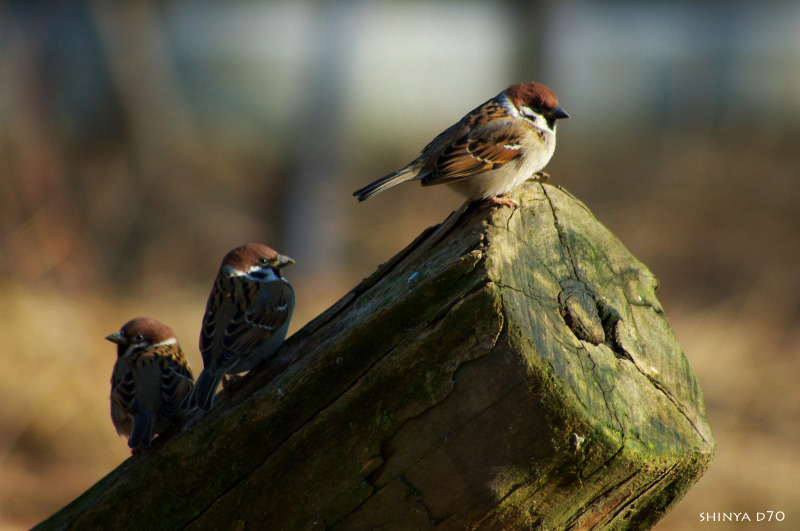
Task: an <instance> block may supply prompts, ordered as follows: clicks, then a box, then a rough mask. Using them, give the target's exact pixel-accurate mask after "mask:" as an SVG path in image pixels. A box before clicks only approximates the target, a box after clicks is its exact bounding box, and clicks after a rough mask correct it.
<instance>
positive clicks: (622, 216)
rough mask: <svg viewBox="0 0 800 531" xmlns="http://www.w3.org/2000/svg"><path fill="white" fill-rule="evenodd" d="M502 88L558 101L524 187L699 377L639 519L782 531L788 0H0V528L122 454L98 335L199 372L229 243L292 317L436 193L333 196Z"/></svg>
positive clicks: (788, 496) (796, 247) (790, 68)
mask: <svg viewBox="0 0 800 531" xmlns="http://www.w3.org/2000/svg"><path fill="white" fill-rule="evenodd" d="M112 4H113V5H112ZM527 80H538V81H541V82H544V83H546V84H547V85H549V86H550V87H551V88H553V90H554V91H555V92H556V93H557V94H558V97H559V100H560V103H561V105H562V107H563V108H564V109H566V110H567V112H569V114H570V116H571V118H570V119H569V120H566V121H564V122H561V123H560V125H559V135H558V138H559V145H558V149H557V150H556V155H555V157H554V159H553V161H552V162H551V164H550V165H549V167H548V169H547V170H548V172H549V173H550V174H551V176H552V178H551V182H553V183H555V184H559V185H562V186H564V187H565V188H566V189H568V190H569V191H571V192H572V193H574V194H575V195H576V196H577V197H579V198H580V199H582V200H583V201H584V202H585V203H586V204H587V205H588V206H589V207H590V208H591V209H592V211H593V212H594V214H595V215H596V216H597V218H598V219H600V220H601V221H602V222H603V223H605V224H606V225H607V226H608V227H609V228H610V229H611V230H612V231H614V232H615V233H616V234H617V235H618V236H619V238H620V239H621V240H622V241H623V242H624V244H625V245H626V246H627V247H628V248H629V249H631V250H632V251H633V253H634V254H635V255H636V256H637V257H638V258H639V259H641V260H642V261H643V262H644V263H645V264H647V265H648V266H649V267H650V269H651V270H652V271H653V272H654V273H655V274H656V276H657V277H658V278H659V279H660V281H661V287H660V289H659V291H658V295H659V297H660V299H661V301H662V303H663V305H664V307H665V309H666V311H667V316H668V318H669V319H670V322H671V324H672V326H673V327H674V330H675V333H676V335H677V337H678V339H679V341H680V342H681V344H682V346H683V347H684V349H685V351H686V355H687V357H688V358H689V361H690V363H691V364H692V366H693V368H694V370H695V371H696V372H697V374H698V376H699V378H700V380H701V383H702V385H703V389H704V391H705V397H706V405H707V407H708V412H709V416H710V420H711V424H712V428H713V430H714V433H715V436H716V438H717V442H718V454H717V458H716V460H715V462H714V463H713V465H712V467H711V468H710V470H709V471H708V472H707V473H706V475H705V476H704V477H703V478H702V479H701V480H700V482H699V483H698V484H697V485H696V487H695V488H694V489H692V490H691V491H690V492H689V493H688V495H687V496H686V497H685V499H684V500H683V501H682V502H681V503H680V504H679V505H678V506H677V507H676V508H675V509H674V510H673V511H672V513H671V514H670V515H668V516H667V518H666V519H665V520H664V521H663V522H662V523H660V524H659V526H658V527H659V529H693V528H695V527H696V526H697V524H698V522H699V521H700V516H699V515H700V513H701V512H731V511H733V512H742V511H749V512H750V514H751V516H752V515H754V513H755V512H757V511H762V512H764V511H768V510H772V511H783V512H784V513H785V514H786V522H785V524H787V525H789V526H791V527H797V526H798V525H800V524H798V522H800V493H799V492H800V491H799V490H798V488H797V478H798V477H800V443H798V441H800V426H798V422H797V421H798V413H799V412H800V386H798V385H797V378H798V375H800V356H798V354H800V328H798V324H800V273H799V271H798V263H800V200H799V199H800V180H799V179H798V177H800V175H799V174H800V148H798V141H799V140H800V3H798V2H794V1H779V0H767V1H764V2H749V1H743V0H724V1H723V0H720V1H704V2H690V1H688V0H686V1H667V0H658V1H653V2H635V1H633V0H627V1H626V0H617V1H607V2H600V1H591V0H564V1H558V2H556V1H533V2H529V1H523V0H506V1H503V2H492V3H489V2H478V1H452V0H450V1H448V0H439V1H430V2H422V1H417V0H413V1H412V0H395V1H385V2H375V1H372V2H370V1H367V0H338V1H334V0H318V1H309V0H305V1H297V0H293V1H282V2H255V1H244V0H239V1H229V2H211V1H194V2H188V1H178V0H173V1H167V0H164V1H161V2H145V1H141V0H138V1H129V2H124V3H123V2H120V3H110V2H103V1H102V0H97V1H94V2H77V1H76V2H42V1H32V0H27V1H12V0H5V1H0V124H2V125H0V273H1V275H0V300H2V304H1V305H0V528H3V529H16V528H24V527H28V526H30V525H32V524H34V523H36V522H38V521H39V520H41V519H43V518H44V517H46V516H48V515H49V514H50V513H52V512H53V511H55V510H57V509H59V508H60V507H62V506H63V505H64V504H66V503H67V502H69V501H70V500H72V499H73V498H74V497H75V496H77V495H78V494H80V493H81V492H83V491H84V490H85V489H86V488H88V487H89V486H91V485H92V484H93V483H94V482H95V481H97V480H98V479H99V478H101V477H102V476H103V475H104V474H106V473H107V472H109V471H110V470H112V469H113V468H114V467H115V466H116V465H118V464H119V463H120V462H121V461H122V460H124V459H125V458H126V457H127V456H128V450H127V446H126V444H125V441H124V439H121V438H118V437H117V436H116V433H115V431H114V429H113V427H112V425H111V422H110V419H109V414H108V393H109V383H108V382H109V378H110V374H111V368H112V366H113V363H114V359H115V354H114V353H115V351H114V348H113V345H111V344H109V343H108V342H106V341H105V340H104V339H103V337H104V336H105V335H107V334H108V333H110V332H112V331H115V330H117V329H118V328H119V327H120V326H121V325H122V324H123V323H124V322H125V321H127V320H128V319H130V318H132V317H135V316H139V315H147V316H152V317H156V318H157V319H160V320H162V321H164V322H165V323H167V324H169V325H170V326H172V327H173V328H174V329H175V331H176V332H177V333H178V337H179V339H180V340H181V341H182V344H183V346H184V348H185V350H186V351H187V352H188V354H189V356H190V360H191V362H192V364H193V367H194V368H195V372H199V370H200V368H201V367H202V363H201V361H200V358H199V354H198V352H197V347H196V344H197V337H198V334H199V330H200V320H201V316H202V313H203V308H204V305H205V301H206V297H207V295H208V290H209V289H210V286H211V282H212V279H213V277H214V275H215V273H216V269H217V267H218V265H219V262H220V260H221V258H222V256H223V255H224V253H225V252H227V251H228V250H229V249H230V248H232V247H234V246H237V245H240V244H242V243H246V242H248V241H262V242H265V243H268V244H270V245H272V246H273V247H276V248H277V249H278V250H279V251H281V252H283V253H285V254H288V255H289V256H292V257H293V258H295V259H296V260H297V264H296V265H295V266H292V268H291V270H289V271H288V276H289V277H290V278H291V279H292V281H293V283H294V285H295V289H296V292H297V296H298V309H297V313H296V316H295V318H294V322H293V327H292V329H293V330H297V329H299V328H300V327H301V326H302V325H303V324H305V323H306V322H307V321H308V320H310V319H311V318H313V317H314V316H316V315H317V314H318V313H320V312H321V311H322V310H324V309H325V308H327V307H328V306H330V305H331V304H332V303H333V302H335V301H336V300H337V299H338V298H339V297H340V296H341V295H343V294H344V293H346V292H347V291H348V290H349V289H350V288H351V287H352V286H354V285H355V284H356V283H357V282H358V281H359V280H360V279H361V278H363V277H364V276H366V275H368V274H369V273H371V272H372V271H373V270H374V269H375V267H376V266H377V265H378V264H379V263H380V262H382V261H385V260H386V259H388V258H390V257H391V256H392V255H393V254H394V253H395V252H397V251H398V250H400V249H401V248H403V247H404V246H405V245H406V244H407V243H408V242H410V240H411V239H412V238H414V237H415V236H416V235H417V234H419V233H420V232H421V231H422V230H423V229H424V228H426V227H428V226H429V225H432V224H435V223H437V222H439V221H441V220H443V219H444V218H445V217H446V216H447V215H448V214H449V213H450V211H451V210H453V209H454V208H456V207H458V206H459V205H460V204H461V201H462V200H461V198H460V197H459V196H457V195H456V194H455V193H453V192H451V191H449V190H448V189H446V188H437V187H435V188H426V189H421V188H420V187H418V186H417V185H416V184H408V185H403V186H400V187H398V188H395V189H393V190H391V192H389V193H386V194H382V195H379V196H377V197H375V198H373V199H371V200H369V201H367V202H366V203H363V204H358V203H357V202H356V201H355V199H354V198H353V197H351V192H352V191H353V190H355V189H356V188H357V187H359V186H361V185H363V184H365V183H367V182H369V181H371V180H373V179H375V178H377V177H380V176H382V175H384V174H386V173H388V172H389V171H391V170H393V169H396V168H399V167H401V166H402V165H404V164H406V163H407V162H409V161H410V160H411V159H412V158H414V157H415V156H416V154H417V153H418V152H419V150H420V149H421V148H422V147H423V146H424V145H425V144H426V143H427V142H428V141H429V140H430V139H431V138H433V136H434V135H435V134H437V133H438V132H439V131H441V130H442V129H444V128H445V127H447V126H449V125H450V124H452V123H453V122H455V121H456V120H458V119H459V118H460V117H461V116H462V115H463V114H465V113H466V112H467V111H469V110H470V109H472V108H474V107H475V106H477V105H478V104H480V103H482V102H483V101H485V100H486V99H488V98H490V97H492V96H494V95H495V94H497V93H498V92H500V91H501V90H502V89H504V88H505V87H506V86H508V85H510V84H512V83H515V82H520V81H527ZM790 522H793V525H792V524H790ZM717 525H718V526H719V527H724V525H721V524H717Z"/></svg>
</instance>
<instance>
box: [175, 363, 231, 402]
mask: <svg viewBox="0 0 800 531" xmlns="http://www.w3.org/2000/svg"><path fill="white" fill-rule="evenodd" d="M221 379H222V374H211V373H210V372H208V371H207V370H204V371H202V372H201V373H200V376H198V377H197V381H196V382H195V383H194V387H192V390H191V392H189V395H188V396H187V397H186V400H184V401H183V406H182V407H183V409H192V408H194V407H199V408H201V409H205V410H206V411H208V410H209V409H211V404H213V403H214V393H215V392H216V391H217V386H218V385H219V381H220V380H221Z"/></svg>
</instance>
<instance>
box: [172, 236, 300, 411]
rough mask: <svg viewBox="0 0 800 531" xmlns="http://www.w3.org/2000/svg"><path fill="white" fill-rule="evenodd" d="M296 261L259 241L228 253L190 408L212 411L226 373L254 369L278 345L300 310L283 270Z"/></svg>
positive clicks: (211, 301)
mask: <svg viewBox="0 0 800 531" xmlns="http://www.w3.org/2000/svg"><path fill="white" fill-rule="evenodd" d="M293 263H294V260H292V259H291V258H289V257H286V256H281V255H280V254H278V253H277V252H276V251H274V250H273V249H270V248H269V247H267V246H266V245H261V244H257V243H251V244H248V245H243V246H241V247H237V248H236V249H234V250H232V251H231V252H229V253H228V254H227V255H225V258H224V259H223V260H222V265H221V266H220V268H219V273H217V278H216V280H215V281H214V287H213V288H212V289H211V294H210V295H209V297H208V304H207V305H206V313H205V315H204V316H203V328H202V331H201V332H200V352H201V353H202V355H203V365H204V368H203V372H201V373H200V376H198V377H197V384H195V386H194V389H192V392H191V394H190V395H189V397H188V398H187V400H186V403H185V404H184V407H186V408H192V407H200V408H203V409H206V410H207V409H209V408H210V407H211V404H212V403H213V401H214V393H215V392H216V390H217V384H219V382H220V380H222V378H223V377H224V376H225V374H235V373H239V372H244V371H249V370H250V369H252V368H253V367H255V366H256V365H258V364H259V363H260V362H261V361H264V360H266V359H268V358H270V357H271V356H272V354H273V353H274V352H275V351H276V350H277V349H278V347H279V346H280V345H281V343H282V342H283V340H284V338H285V337H286V331H287V330H288V328H289V320H290V319H291V317H292V310H294V291H293V290H292V285H291V284H289V281H288V280H286V279H284V278H283V277H281V268H283V267H284V266H286V265H289V264H293Z"/></svg>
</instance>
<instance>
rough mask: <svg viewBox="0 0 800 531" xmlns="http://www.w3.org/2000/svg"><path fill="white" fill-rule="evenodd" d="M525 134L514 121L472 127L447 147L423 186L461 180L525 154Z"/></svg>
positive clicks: (424, 180)
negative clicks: (523, 142)
mask: <svg viewBox="0 0 800 531" xmlns="http://www.w3.org/2000/svg"><path fill="white" fill-rule="evenodd" d="M521 141H522V134H521V133H520V132H519V131H517V130H516V128H515V126H514V125H513V124H512V123H511V122H500V123H492V124H489V125H484V126H480V127H478V128H476V129H473V130H471V131H470V132H468V133H467V134H466V135H463V136H462V137H460V138H458V139H456V140H455V141H454V142H452V143H450V144H449V145H447V146H445V147H444V148H443V149H442V151H441V152H440V154H439V156H438V157H437V158H436V160H435V161H434V163H433V169H432V171H431V173H430V174H429V175H428V176H426V177H425V178H423V179H422V184H423V185H433V184H442V183H447V182H452V181H457V180H460V179H464V178H467V177H471V176H473V175H477V174H480V173H483V172H485V171H489V170H494V169H497V168H500V167H502V166H504V165H506V164H508V163H509V162H511V161H512V160H514V159H516V158H517V157H519V156H520V155H521V154H522V149H521V146H522V142H521Z"/></svg>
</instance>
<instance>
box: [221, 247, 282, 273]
mask: <svg viewBox="0 0 800 531" xmlns="http://www.w3.org/2000/svg"><path fill="white" fill-rule="evenodd" d="M261 258H266V259H267V260H269V261H272V260H275V259H276V258H278V252H277V251H276V250H275V249H272V248H271V247H267V246H266V245H263V244H260V243H248V244H247V245H242V246H241V247H237V248H236V249H233V250H232V251H230V252H229V253H228V254H226V255H225V258H223V259H222V266H221V267H225V266H228V267H232V268H234V269H236V270H237V271H242V272H244V271H247V270H248V269H249V268H250V266H252V265H255V264H257V263H258V261H259V260H260V259H261Z"/></svg>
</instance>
